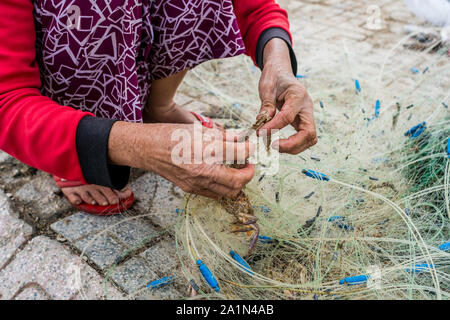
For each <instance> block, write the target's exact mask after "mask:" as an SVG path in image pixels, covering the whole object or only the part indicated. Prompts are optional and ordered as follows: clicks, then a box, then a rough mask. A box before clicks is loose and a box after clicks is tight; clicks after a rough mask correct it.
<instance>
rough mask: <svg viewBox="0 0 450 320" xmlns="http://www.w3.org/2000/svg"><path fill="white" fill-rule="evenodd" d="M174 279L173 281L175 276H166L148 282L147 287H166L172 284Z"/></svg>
mask: <svg viewBox="0 0 450 320" xmlns="http://www.w3.org/2000/svg"><path fill="white" fill-rule="evenodd" d="M172 281H173V276H168V277H164V278H161V279H158V280H155V281H152V282H150V283H149V284H147V288H150V289H155V288H160V287H164V286H166V285H168V284H171V283H172Z"/></svg>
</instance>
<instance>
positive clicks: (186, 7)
mask: <svg viewBox="0 0 450 320" xmlns="http://www.w3.org/2000/svg"><path fill="white" fill-rule="evenodd" d="M34 8H35V13H34V16H35V23H36V34H37V41H36V52H37V61H38V64H39V67H40V72H41V78H42V94H43V95H46V96H48V97H49V98H51V99H52V100H54V101H56V102H58V103H60V104H62V105H68V106H72V107H74V108H80V109H82V110H84V111H89V112H92V113H93V114H95V115H96V116H97V117H101V118H109V119H118V120H123V121H130V122H141V121H142V109H143V107H144V106H145V104H146V102H147V98H148V92H149V88H150V85H151V80H152V79H160V78H164V77H167V76H170V75H172V74H174V73H177V72H179V71H181V70H184V69H186V68H193V67H195V66H196V65H198V64H200V63H202V62H204V61H207V60H211V59H216V58H225V57H231V56H236V55H239V54H241V53H244V51H245V49H244V43H243V40H242V38H241V34H240V31H239V27H238V24H237V21H236V17H235V15H234V13H233V6H232V2H231V0H34Z"/></svg>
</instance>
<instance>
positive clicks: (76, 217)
mask: <svg viewBox="0 0 450 320" xmlns="http://www.w3.org/2000/svg"><path fill="white" fill-rule="evenodd" d="M122 219H123V217H122V216H120V215H116V216H105V217H101V216H95V215H92V214H87V213H83V212H78V213H75V214H73V215H71V216H69V217H67V218H65V219H63V220H59V221H57V222H55V223H53V224H52V225H51V226H50V227H51V229H52V230H53V231H55V232H57V233H59V234H60V235H62V236H63V237H64V238H66V239H67V240H69V241H71V242H76V241H77V240H79V239H81V238H83V237H86V236H88V235H90V234H93V233H96V232H100V231H103V230H105V229H106V228H113V225H115V224H117V223H119V222H120V221H121V220H122Z"/></svg>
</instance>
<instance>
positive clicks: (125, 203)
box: [53, 176, 134, 216]
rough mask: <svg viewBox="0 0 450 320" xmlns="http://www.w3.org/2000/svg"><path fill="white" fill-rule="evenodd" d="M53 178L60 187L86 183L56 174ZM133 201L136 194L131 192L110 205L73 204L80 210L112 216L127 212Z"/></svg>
mask: <svg viewBox="0 0 450 320" xmlns="http://www.w3.org/2000/svg"><path fill="white" fill-rule="evenodd" d="M53 180H55V182H56V185H57V186H58V188H60V189H62V188H72V187H80V186H85V185H86V184H85V183H82V182H80V181H68V180H65V179H61V178H59V177H56V176H53ZM133 203H134V194H133V193H131V196H129V197H128V198H126V199H124V200H121V201H120V202H119V203H118V204H112V205H108V206H100V205H93V204H89V203H86V202H83V203H81V204H79V205H73V206H74V208H76V209H78V210H80V211H83V212H86V213H90V214H94V215H97V216H112V215H115V214H119V213H122V212H125V211H126V210H128V209H130V208H131V206H132V205H133Z"/></svg>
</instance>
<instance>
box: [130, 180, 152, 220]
mask: <svg viewBox="0 0 450 320" xmlns="http://www.w3.org/2000/svg"><path fill="white" fill-rule="evenodd" d="M156 185H157V175H156V174H154V173H152V172H148V173H146V174H144V175H143V176H141V177H139V178H138V179H136V180H135V181H133V182H132V183H131V185H130V187H131V189H132V190H133V192H134V196H135V198H136V202H135V203H134V206H133V208H134V209H136V210H137V211H139V212H140V213H141V214H144V213H147V211H148V210H149V209H150V207H151V204H152V201H153V197H154V194H155V192H156Z"/></svg>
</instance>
